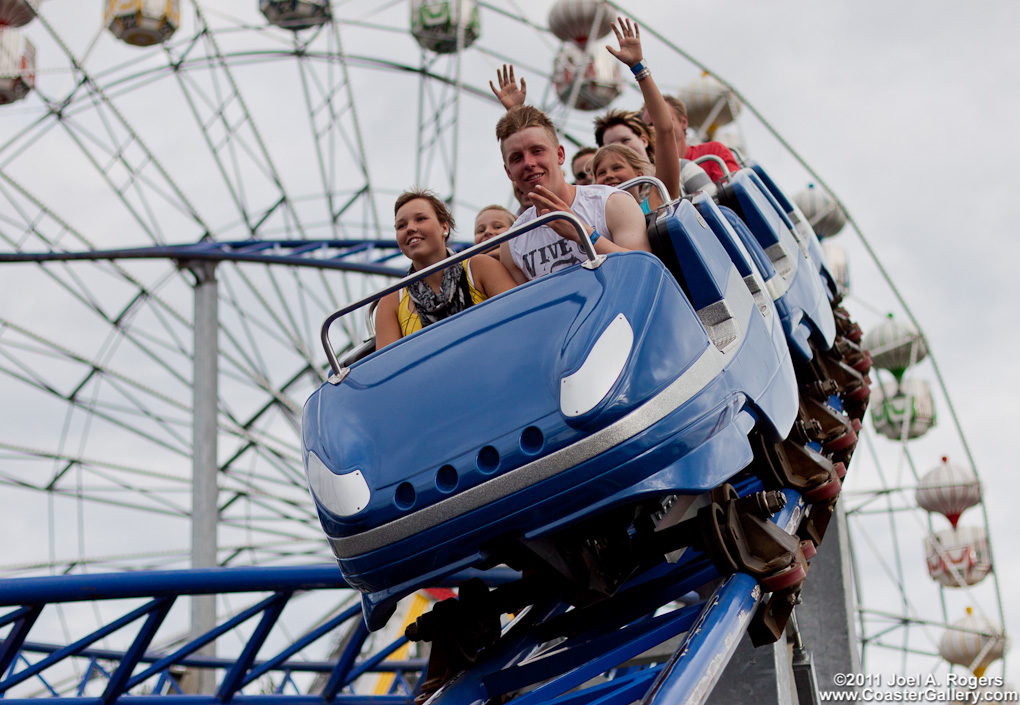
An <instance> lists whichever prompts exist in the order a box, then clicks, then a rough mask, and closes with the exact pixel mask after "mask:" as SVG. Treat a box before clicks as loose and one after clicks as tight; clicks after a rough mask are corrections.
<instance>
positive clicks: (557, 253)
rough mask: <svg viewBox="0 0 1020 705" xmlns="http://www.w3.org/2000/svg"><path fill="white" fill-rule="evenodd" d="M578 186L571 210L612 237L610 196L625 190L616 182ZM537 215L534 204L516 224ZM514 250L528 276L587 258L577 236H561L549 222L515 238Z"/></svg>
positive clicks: (515, 259) (521, 223)
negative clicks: (608, 209) (608, 208)
mask: <svg viewBox="0 0 1020 705" xmlns="http://www.w3.org/2000/svg"><path fill="white" fill-rule="evenodd" d="M575 188H576V189H577V191H576V193H575V194H574V202H573V203H572V204H570V208H571V210H573V211H574V213H576V214H577V217H578V218H580V219H581V222H582V223H585V224H586V225H590V226H592V227H593V228H595V229H596V230H598V231H599V234H600V235H601V236H602V237H606V238H609V239H610V240H612V239H613V238H612V235H611V234H610V233H609V228H608V227H607V226H606V200H607V199H608V198H609V197H610V196H611V195H613V194H614V193H624V192H623V191H620V190H619V189H617V188H614V187H612V186H599V185H591V186H577V187H575ZM536 217H537V216H536V213H535V207H534V206H532V207H531V208H529V209H528V210H526V211H524V212H523V213H521V215H520V216H518V217H517V220H516V221H515V222H514V227H517V226H519V225H524V224H525V223H528V222H531V221H532V220H534V219H535V218H536ZM510 254H511V255H512V256H513V260H514V264H516V265H517V267H518V269H520V270H521V271H522V272H524V276H526V277H527V278H528V279H535V278H536V277H543V276H545V275H546V274H551V273H552V272H558V271H559V270H561V269H563V268H564V267H569V266H571V265H573V264H577V263H578V262H584V261H585V260H586V259H587V257H586V256H585V254H584V250H582V249H581V246H580V245H578V244H577V243H576V242H574V241H573V240H566V239H564V238H562V237H560V236H559V235H557V234H556V232H555V231H554V230H553V229H552V228H550V227H548V226H545V225H543V226H542V227H540V228H535V229H534V230H532V231H531V232H527V233H524V234H523V235H519V236H518V237H516V238H514V239H513V240H511V241H510Z"/></svg>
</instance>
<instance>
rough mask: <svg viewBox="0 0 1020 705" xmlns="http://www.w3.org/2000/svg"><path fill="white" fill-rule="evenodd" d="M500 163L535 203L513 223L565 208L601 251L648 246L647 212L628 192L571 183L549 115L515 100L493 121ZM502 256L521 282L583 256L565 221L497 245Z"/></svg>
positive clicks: (559, 267)
mask: <svg viewBox="0 0 1020 705" xmlns="http://www.w3.org/2000/svg"><path fill="white" fill-rule="evenodd" d="M496 138H497V139H498V140H499V146H500V151H501V152H502V153H503V168H504V169H505V170H506V174H507V176H508V177H509V178H510V180H511V181H513V182H514V185H515V186H516V187H517V188H519V189H520V190H521V191H522V192H523V193H525V194H526V195H527V196H528V197H529V198H530V199H531V202H532V203H533V204H534V205H533V206H532V207H531V208H529V209H528V210H526V211H525V212H524V213H522V214H521V215H520V216H519V217H518V218H517V221H516V222H515V223H514V225H515V226H517V225H522V224H524V223H527V222H529V221H531V220H534V219H535V218H537V217H539V216H541V215H545V214H546V213H551V212H553V211H567V212H568V213H573V214H574V215H576V216H577V217H578V218H579V219H580V220H581V222H582V223H583V224H584V229H585V234H586V236H587V237H588V238H589V239H590V240H591V241H592V243H593V245H594V247H595V251H596V252H598V253H599V254H609V253H610V252H627V251H630V250H645V251H646V252H647V251H650V250H651V248H650V247H649V245H648V234H647V233H646V231H645V218H644V215H643V214H642V213H641V207H640V206H638V204H637V202H636V201H635V200H634V199H633V198H632V197H631V196H630V194H628V193H626V192H624V191H620V190H618V189H615V188H613V187H611V186H594V185H592V186H573V185H571V184H569V183H567V181H566V179H565V178H564V175H563V164H564V162H565V161H566V152H565V151H564V149H563V146H562V145H561V144H560V143H559V139H557V137H556V129H555V127H554V126H553V123H552V121H551V120H550V119H549V117H548V116H547V115H546V114H545V113H543V112H542V111H541V110H539V109H538V108H534V107H532V106H530V105H519V106H516V107H514V108H511V109H510V110H509V111H507V114H506V115H504V116H503V117H502V118H500V121H499V122H498V123H497V124H496ZM500 247H501V250H500V262H502V263H503V264H504V265H505V266H506V268H507V269H508V270H509V271H510V274H511V275H512V276H513V277H514V279H515V280H516V281H517V282H519V283H524V282H526V281H528V280H530V279H535V278H536V277H540V276H544V275H546V274H550V273H552V272H556V271H559V270H560V269H563V268H564V267H569V266H570V265H572V264H576V263H578V262H583V261H584V260H585V255H584V250H582V249H581V245H580V244H579V240H578V234H577V231H576V230H575V229H574V227H573V226H572V225H571V224H569V223H568V222H567V221H562V220H561V221H556V222H554V223H551V224H550V225H548V226H542V227H540V228H536V229H535V230H532V231H530V232H528V233H525V234H524V235H521V236H519V237H516V238H514V239H513V240H511V241H510V242H505V243H503V244H502V245H501V246H500Z"/></svg>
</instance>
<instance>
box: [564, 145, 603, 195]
mask: <svg viewBox="0 0 1020 705" xmlns="http://www.w3.org/2000/svg"><path fill="white" fill-rule="evenodd" d="M597 151H599V150H598V147H581V148H580V149H579V150H577V152H575V153H574V158H573V159H571V160H570V171H571V172H572V173H573V175H574V186H588V185H590V184H593V183H595V179H594V178H593V177H592V173H591V158H592V157H593V156H595V152H597Z"/></svg>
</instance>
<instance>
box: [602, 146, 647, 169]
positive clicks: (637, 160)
mask: <svg viewBox="0 0 1020 705" xmlns="http://www.w3.org/2000/svg"><path fill="white" fill-rule="evenodd" d="M610 154H618V155H620V156H621V157H623V159H624V161H626V162H627V163H628V164H630V166H631V167H632V168H633V169H634V170H635V171H636V172H637V173H639V174H641V175H642V176H654V175H655V167H654V166H652V163H651V162H650V161H648V160H647V159H645V158H644V157H642V156H641V155H640V154H638V153H637V151H636V150H635V149H634V148H633V147H628V146H627V145H625V144H607V145H606V146H605V147H600V148H599V151H597V152H595V156H594V157H592V158H591V173H592V176H594V175H595V174H596V173H598V166H599V162H600V161H602V160H603V159H605V158H606V157H608V156H609V155H610Z"/></svg>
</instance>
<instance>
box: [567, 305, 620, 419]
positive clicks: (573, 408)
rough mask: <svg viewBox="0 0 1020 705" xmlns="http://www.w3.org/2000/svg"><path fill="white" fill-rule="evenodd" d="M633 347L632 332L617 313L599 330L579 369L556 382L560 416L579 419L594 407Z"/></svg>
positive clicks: (618, 375) (618, 374)
mask: <svg viewBox="0 0 1020 705" xmlns="http://www.w3.org/2000/svg"><path fill="white" fill-rule="evenodd" d="M633 347H634V329H633V328H631V327H630V322H629V321H628V320H627V317H626V316H624V315H623V314H622V313H621V314H619V315H617V317H616V318H614V319H613V321H612V323H610V324H609V325H608V326H606V329H605V330H604V331H602V334H601V335H600V336H599V339H598V340H596V341H595V345H593V346H592V349H591V352H590V353H588V357H587V358H585V360H584V364H582V365H581V367H580V369H578V370H577V372H575V373H573V374H572V375H568V376H566V377H564V378H563V379H561V380H560V411H561V412H562V413H563V415H564V416H566V417H568V418H572V417H575V416H581V415H582V414H586V413H588V412H589V411H591V410H592V409H594V408H595V407H596V406H598V404H599V402H601V401H602V400H603V399H605V397H606V395H607V394H609V390H610V389H612V388H613V385H614V384H615V383H616V380H617V379H619V377H620V374H621V373H622V372H623V368H624V367H625V366H626V364H627V358H628V357H630V351H631V349H632V348H633Z"/></svg>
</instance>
